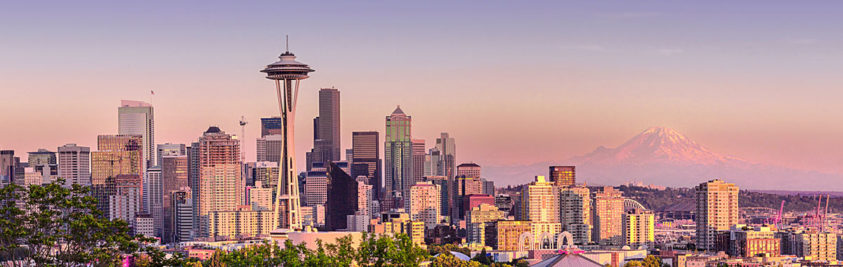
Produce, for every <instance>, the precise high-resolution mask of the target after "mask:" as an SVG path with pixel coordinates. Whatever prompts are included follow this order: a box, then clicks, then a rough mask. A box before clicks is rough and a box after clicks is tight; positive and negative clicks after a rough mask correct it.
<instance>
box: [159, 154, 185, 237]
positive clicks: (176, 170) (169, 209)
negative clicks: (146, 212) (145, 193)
mask: <svg viewBox="0 0 843 267" xmlns="http://www.w3.org/2000/svg"><path fill="white" fill-rule="evenodd" d="M158 160H159V161H161V195H162V200H161V203H162V210H163V213H164V216H163V217H164V220H163V222H164V223H163V228H164V229H163V233H162V239H163V241H164V242H172V241H173V239H172V238H173V236H175V233H174V231H176V230H177V229H175V228H172V225H173V224H174V223H175V222H173V220H175V219H177V218H175V217H172V215H173V214H175V213H174V211H173V209H175V208H177V207H175V206H172V203H174V202H173V200H171V199H170V198H171V197H172V196H173V193H174V192H176V191H179V190H183V189H184V188H189V187H188V186H189V185H190V184H189V179H188V165H189V164H188V157H187V156H186V155H181V156H162V157H160V158H158ZM188 190H189V189H188ZM186 199H190V197H187V198H186ZM191 205H192V203H191ZM191 212H193V209H192V207H191ZM192 216H193V215H191V218H192ZM191 220H192V219H191ZM191 227H192V226H191ZM191 230H192V228H191Z"/></svg>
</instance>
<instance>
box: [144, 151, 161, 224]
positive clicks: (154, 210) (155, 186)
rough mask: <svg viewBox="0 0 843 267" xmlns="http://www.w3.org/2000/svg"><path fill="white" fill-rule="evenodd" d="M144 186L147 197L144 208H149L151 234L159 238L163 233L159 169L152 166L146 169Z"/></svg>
mask: <svg viewBox="0 0 843 267" xmlns="http://www.w3.org/2000/svg"><path fill="white" fill-rule="evenodd" d="M146 177H147V178H146V181H147V182H148V183H149V184H148V185H147V186H146V189H147V191H149V192H148V193H147V194H148V195H149V198H148V201H149V202H147V203H146V206H147V207H149V214H150V215H152V222H153V226H152V228H153V233H154V235H155V236H158V237H161V236H162V234H163V231H164V195H163V194H164V188H163V183H162V182H163V181H162V179H161V167H158V166H154V167H149V168H148V169H146Z"/></svg>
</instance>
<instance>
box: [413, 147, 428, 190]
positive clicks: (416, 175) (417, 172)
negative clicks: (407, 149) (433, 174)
mask: <svg viewBox="0 0 843 267" xmlns="http://www.w3.org/2000/svg"><path fill="white" fill-rule="evenodd" d="M412 142H413V180H412V182H410V186H413V185H414V184H416V183H420V182H423V181H424V156H425V153H424V152H425V151H424V150H425V149H424V139H413V141H412Z"/></svg>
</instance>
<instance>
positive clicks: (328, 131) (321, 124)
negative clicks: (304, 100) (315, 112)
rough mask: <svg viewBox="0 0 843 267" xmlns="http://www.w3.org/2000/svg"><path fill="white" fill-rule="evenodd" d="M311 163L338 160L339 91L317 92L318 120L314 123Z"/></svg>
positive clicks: (323, 90) (327, 89)
mask: <svg viewBox="0 0 843 267" xmlns="http://www.w3.org/2000/svg"><path fill="white" fill-rule="evenodd" d="M313 130H314V139H313V150H312V151H311V152H310V153H311V158H312V159H311V161H312V162H323V163H327V162H328V161H339V160H340V155H342V154H341V153H340V148H341V146H340V140H341V139H340V91H339V90H337V89H335V88H322V89H320V90H319V119H318V120H316V121H314V129H313Z"/></svg>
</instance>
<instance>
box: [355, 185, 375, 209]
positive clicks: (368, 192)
mask: <svg viewBox="0 0 843 267" xmlns="http://www.w3.org/2000/svg"><path fill="white" fill-rule="evenodd" d="M368 180H369V178H368V177H366V176H362V175H361V176H358V177H357V211H358V214H360V215H368V216H369V218H371V217H372V215H373V214H375V211H374V210H373V209H372V207H373V206H372V204H371V203H372V201H373V200H374V199H373V196H372V192H373V190H372V185H370V184H366V182H367V181H368Z"/></svg>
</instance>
